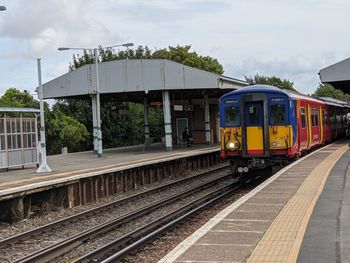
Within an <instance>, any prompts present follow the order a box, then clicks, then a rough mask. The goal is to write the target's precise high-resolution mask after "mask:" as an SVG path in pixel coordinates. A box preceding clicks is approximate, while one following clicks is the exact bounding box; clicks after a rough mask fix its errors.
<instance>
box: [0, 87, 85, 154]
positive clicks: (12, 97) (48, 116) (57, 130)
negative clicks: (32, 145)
mask: <svg viewBox="0 0 350 263" xmlns="http://www.w3.org/2000/svg"><path fill="white" fill-rule="evenodd" d="M0 106H2V107H21V108H37V109H38V108H39V101H37V100H35V99H34V98H33V96H32V95H30V94H29V93H28V92H27V91H26V90H24V91H20V90H18V89H16V88H9V89H7V90H6V92H5V94H4V95H3V96H2V97H1V98H0ZM60 107H62V108H63V105H61V104H57V103H56V104H55V106H54V107H53V109H52V110H50V108H49V105H48V104H47V103H44V111H45V126H46V138H47V140H46V144H47V152H48V154H56V153H59V152H60V151H61V148H62V147H64V146H67V147H69V150H70V151H79V150H82V149H85V148H86V147H85V148H84V146H85V145H86V140H87V139H88V137H89V133H88V132H87V130H86V127H85V125H84V124H82V123H80V122H79V121H77V120H76V119H74V118H73V117H70V116H66V115H65V114H63V113H62V111H60Z"/></svg>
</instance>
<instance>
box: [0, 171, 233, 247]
mask: <svg viewBox="0 0 350 263" xmlns="http://www.w3.org/2000/svg"><path fill="white" fill-rule="evenodd" d="M228 167H229V165H226V166H223V167H219V168H215V169H213V170H211V171H206V172H203V173H199V174H196V175H193V176H191V177H187V178H183V179H180V180H177V181H175V182H171V183H167V184H164V185H162V186H159V187H157V188H154V189H150V190H147V191H144V192H141V193H137V194H134V195H131V196H128V197H125V198H122V199H119V200H116V201H113V202H110V203H107V204H103V205H100V206H98V207H94V208H91V209H89V210H86V211H84V212H80V213H78V214H75V215H71V216H69V217H66V218H63V219H60V220H57V221H55V222H52V223H49V224H46V225H43V226H40V227H38V228H35V229H32V230H28V231H26V232H23V233H19V234H17V235H13V236H11V237H8V238H5V239H2V240H0V248H1V247H4V246H6V245H9V244H11V243H16V242H18V241H21V240H24V239H26V238H29V237H34V236H37V235H39V234H41V233H43V232H47V231H49V230H50V229H53V228H57V227H60V226H62V225H68V224H69V223H70V222H73V221H78V220H82V218H86V217H89V216H93V215H95V214H97V213H101V212H102V211H103V210H108V209H111V208H112V207H114V206H119V205H121V204H124V203H127V202H131V201H133V200H134V199H139V198H141V197H142V196H144V195H150V194H153V193H157V192H159V191H162V190H164V189H166V188H170V187H174V186H176V185H178V184H182V183H186V182H188V181H191V180H195V179H198V178H200V177H202V176H206V175H208V174H211V173H213V172H217V171H220V170H224V169H226V168H228Z"/></svg>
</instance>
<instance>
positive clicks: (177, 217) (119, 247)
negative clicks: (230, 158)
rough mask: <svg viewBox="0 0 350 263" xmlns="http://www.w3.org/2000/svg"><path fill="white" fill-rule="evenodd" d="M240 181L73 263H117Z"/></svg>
mask: <svg viewBox="0 0 350 263" xmlns="http://www.w3.org/2000/svg"><path fill="white" fill-rule="evenodd" d="M239 186H240V185H239V182H238V180H235V181H232V182H229V183H226V185H224V186H222V187H220V188H219V189H216V190H214V191H211V192H210V193H208V194H206V195H205V196H203V197H200V198H198V199H196V200H194V201H192V202H190V203H189V204H186V205H184V206H181V207H180V208H178V209H177V210H175V211H173V212H172V213H170V214H167V215H164V216H162V217H159V218H157V219H156V220H154V221H152V222H150V223H148V224H147V225H145V226H142V227H140V228H138V229H135V230H134V231H132V232H130V233H127V234H126V235H124V236H121V237H119V238H118V239H116V240H114V241H112V242H110V243H108V244H106V245H105V246H103V247H101V248H99V249H96V250H95V251H93V252H90V253H88V254H86V255H84V256H81V257H79V258H77V259H74V260H72V261H71V262H72V263H73V262H74V263H77V262H104V263H107V262H115V261H117V260H120V259H122V258H123V257H125V256H126V255H127V254H128V253H129V252H130V251H132V250H134V249H136V248H137V247H139V246H140V245H143V244H144V243H146V242H148V241H149V240H151V239H152V238H154V237H155V236H157V235H159V234H161V233H163V232H165V231H167V230H168V229H169V228H171V227H173V226H175V225H176V224H177V223H179V222H180V221H182V220H184V219H186V218H188V217H189V216H191V215H193V214H195V213H196V212H198V211H199V210H201V209H203V208H205V207H207V206H209V205H211V204H213V203H215V202H216V201H217V200H219V199H221V198H223V197H224V196H226V195H228V194H230V193H232V192H233V191H235V190H237V189H238V188H239Z"/></svg>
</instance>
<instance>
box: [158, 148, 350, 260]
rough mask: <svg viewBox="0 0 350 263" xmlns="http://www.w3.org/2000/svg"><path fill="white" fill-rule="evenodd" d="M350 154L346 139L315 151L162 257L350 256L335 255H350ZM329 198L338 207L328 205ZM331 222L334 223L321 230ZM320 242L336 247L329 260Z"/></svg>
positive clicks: (177, 258)
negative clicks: (321, 254)
mask: <svg viewBox="0 0 350 263" xmlns="http://www.w3.org/2000/svg"><path fill="white" fill-rule="evenodd" d="M342 156H343V158H342ZM349 157H350V152H349V151H348V143H347V142H345V141H342V142H337V143H334V144H330V145H328V146H326V147H324V148H321V149H319V150H316V151H314V152H313V153H310V154H309V155H307V156H305V157H303V158H301V159H300V160H298V161H296V162H294V163H293V164H291V165H289V166H287V167H285V168H284V169H282V170H281V171H279V172H278V173H277V174H275V175H273V176H272V177H271V178H269V179H268V180H266V181H265V182H264V183H262V184H261V185H259V186H258V187H257V188H255V189H254V190H253V191H251V192H250V193H248V194H247V195H245V196H244V197H242V198H241V199H239V200H237V201H236V202H234V203H233V204H232V205H230V206H229V207H227V208H226V209H224V210H223V211H221V212H220V213H219V214H218V215H216V216H215V217H214V218H212V219H211V220H210V221H209V222H208V223H207V224H205V225H204V226H203V227H201V228H200V229H199V230H197V231H196V232H195V233H193V234H192V235H191V236H190V237H188V238H187V239H185V240H184V241H183V242H182V243H180V244H179V245H178V246H177V247H176V248H175V249H174V250H173V251H171V252H170V253H169V254H168V255H166V256H165V257H164V258H163V259H162V260H160V261H159V262H177V263H180V262H266V263H267V262H296V261H299V262H303V263H304V262H349V261H338V260H336V259H337V257H338V256H339V255H341V256H342V259H344V260H345V259H346V256H345V255H344V253H345V254H346V253H347V255H350V253H348V252H349V243H350V242H349V241H350V238H349V235H347V234H346V233H350V232H349V229H350V220H349V219H348V218H347V217H348V216H349V211H350V210H349V206H348V204H349V193H350V191H348V192H347V193H346V194H345V191H346V190H345V188H346V187H348V185H346V182H349V181H350V178H348V180H346V174H350V172H347V165H348V161H346V160H348V159H349ZM333 167H334V169H332V168H333ZM344 171H346V172H344ZM334 175H335V176H334ZM341 175H342V176H343V177H342V179H340V177H341ZM335 177H339V178H335ZM328 178H329V180H328ZM334 178H335V179H334ZM335 181H337V182H335ZM347 184H349V183H347ZM324 186H326V187H324ZM331 189H332V190H331ZM341 189H343V190H342V191H343V192H342V191H340V190H341ZM344 190H345V191H344ZM334 192H337V193H338V194H337V195H336V196H335V197H333V196H332V195H333V193H334ZM321 193H322V194H323V195H324V197H323V196H321V197H320V195H321ZM342 193H344V194H342ZM344 198H345V199H347V201H344V200H345V199H344ZM330 200H332V202H333V203H332V205H334V204H336V206H335V208H332V209H328V208H326V209H325V206H327V205H330V203H329V201H330ZM340 200H343V201H340ZM316 204H317V205H316ZM339 207H341V209H340V208H339ZM339 209H340V210H339ZM329 210H331V211H329ZM336 211H337V213H335V212H336ZM339 211H341V212H339ZM311 215H312V216H311ZM326 216H328V219H329V221H327V217H326ZM310 218H311V220H310ZM337 221H339V227H337ZM308 223H309V226H308ZM327 224H334V225H333V227H331V228H330V229H329V230H328V229H327V231H322V229H323V228H325V227H327ZM337 229H338V230H337ZM319 233H321V234H319ZM337 233H338V234H337ZM328 235H330V236H331V238H330V239H328ZM337 237H338V238H337ZM321 243H322V246H330V249H329V250H331V249H333V250H334V251H333V253H330V254H329V255H327V256H325V257H324V259H325V260H324V261H319V260H315V259H316V258H317V259H318V258H319V257H318V255H317V253H321V252H323V253H324V254H327V253H328V251H329V250H324V251H321V250H322V249H320V248H319V249H318V250H317V252H316V251H314V250H313V247H314V246H320V247H322V246H321Z"/></svg>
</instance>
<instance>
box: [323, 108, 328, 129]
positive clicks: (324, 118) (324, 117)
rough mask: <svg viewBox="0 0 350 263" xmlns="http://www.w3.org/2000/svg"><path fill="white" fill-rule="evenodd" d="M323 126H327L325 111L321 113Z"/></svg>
mask: <svg viewBox="0 0 350 263" xmlns="http://www.w3.org/2000/svg"><path fill="white" fill-rule="evenodd" d="M323 124H324V125H327V111H326V110H325V111H323Z"/></svg>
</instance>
